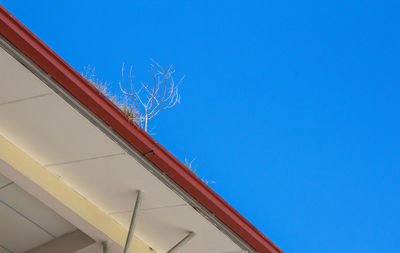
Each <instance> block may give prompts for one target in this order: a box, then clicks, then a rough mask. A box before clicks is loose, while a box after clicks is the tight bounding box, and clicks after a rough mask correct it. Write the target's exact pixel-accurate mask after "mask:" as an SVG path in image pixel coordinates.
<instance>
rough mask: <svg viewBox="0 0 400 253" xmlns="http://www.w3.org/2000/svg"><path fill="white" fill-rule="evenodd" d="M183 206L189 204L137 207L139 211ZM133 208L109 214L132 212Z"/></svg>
mask: <svg viewBox="0 0 400 253" xmlns="http://www.w3.org/2000/svg"><path fill="white" fill-rule="evenodd" d="M184 206H189V205H188V204H181V205H172V206H161V207H149V208H143V209H139V210H140V211H152V210H159V209H167V208H175V207H184ZM132 211H133V209H130V210H123V211H113V212H109V213H108V214H109V215H115V214H122V213H129V212H132Z"/></svg>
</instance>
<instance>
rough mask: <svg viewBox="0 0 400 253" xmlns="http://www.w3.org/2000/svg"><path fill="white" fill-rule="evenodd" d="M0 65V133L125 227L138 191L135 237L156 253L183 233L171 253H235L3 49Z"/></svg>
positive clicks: (236, 249) (217, 233)
mask: <svg viewBox="0 0 400 253" xmlns="http://www.w3.org/2000/svg"><path fill="white" fill-rule="evenodd" d="M0 64H1V68H0V94H1V95H0V134H1V135H3V136H4V137H5V138H7V139H8V140H10V141H11V142H13V143H14V144H15V145H16V146H18V147H19V148H21V149H22V150H23V151H24V152H26V153H27V154H29V155H30V156H31V157H32V158H33V159H35V160H36V161H38V162H39V163H41V164H42V165H43V166H44V167H46V168H48V169H49V170H50V171H52V172H53V173H54V174H56V175H57V176H58V177H59V178H60V179H62V180H63V181H64V182H66V183H67V184H69V185H71V186H72V187H73V188H74V189H75V190H76V191H78V192H80V193H81V194H82V195H83V196H85V197H86V198H87V199H89V200H90V201H92V202H93V203H95V204H96V205H98V206H99V207H100V208H101V209H103V210H104V211H105V212H106V213H108V214H109V215H112V216H113V217H115V219H116V220H117V221H119V222H120V223H121V224H122V225H124V226H125V227H128V226H129V219H130V216H131V213H132V209H133V205H134V200H135V197H136V196H135V195H136V193H135V191H136V190H138V189H140V190H143V191H144V198H143V205H142V207H141V210H140V212H139V219H138V225H137V229H136V231H135V234H136V236H138V237H139V238H141V239H143V240H144V241H145V242H147V243H148V244H149V245H150V246H151V247H153V248H154V249H155V250H156V251H158V252H161V253H162V252H165V251H166V250H168V248H169V247H172V246H173V245H174V244H176V243H177V242H178V241H179V240H181V239H182V238H183V237H184V236H185V235H186V234H187V233H188V232H189V231H193V232H195V233H196V236H195V237H194V238H193V239H192V240H191V241H190V242H189V243H188V244H187V245H185V246H184V247H183V248H182V249H181V250H180V251H179V252H190V253H204V252H211V253H212V252H215V253H228V252H229V253H232V252H235V253H236V252H243V251H241V248H240V247H239V246H238V245H236V244H235V243H234V242H233V241H232V240H231V239H229V238H228V237H227V236H226V235H225V234H224V233H222V232H221V231H220V230H218V229H217V228H216V227H215V226H214V225H213V224H211V223H210V222H209V221H208V220H207V219H206V218H204V217H203V216H201V215H200V214H199V213H198V212H197V211H195V210H194V208H192V207H191V206H189V205H188V204H187V203H186V202H185V201H184V200H183V199H182V198H181V197H180V196H178V194H176V193H175V192H174V191H172V190H171V189H170V188H168V187H166V186H165V184H164V183H163V182H161V181H160V180H159V179H157V178H156V177H155V176H154V175H153V174H151V173H150V172H149V171H148V170H147V169H146V168H144V167H143V165H141V164H140V163H139V162H137V161H136V160H135V158H133V157H132V156H130V155H128V154H126V153H125V152H124V150H123V149H122V148H121V147H120V146H119V145H118V144H116V143H115V142H113V141H112V140H111V139H110V138H109V137H108V136H107V135H105V134H104V133H103V132H101V131H100V130H99V129H98V128H97V127H96V126H95V125H93V124H92V123H91V122H90V121H89V120H88V119H86V118H85V117H84V116H82V115H81V114H80V113H79V112H78V111H76V110H75V109H74V108H73V107H71V106H70V105H69V104H68V103H67V102H66V101H64V100H63V99H62V98H61V97H59V96H58V95H57V94H55V93H54V92H53V91H52V90H51V89H50V88H48V87H47V86H46V84H45V83H43V82H42V81H40V80H39V79H38V78H37V77H36V76H35V75H34V74H33V73H31V72H30V71H29V70H28V69H27V68H25V67H23V66H22V65H21V64H20V63H18V62H17V61H16V60H15V59H14V58H12V57H11V56H10V55H8V54H7V53H5V52H4V51H3V49H0ZM4 75H6V76H7V78H6V79H3V78H2V77H3V76H4ZM0 183H1V181H0Z"/></svg>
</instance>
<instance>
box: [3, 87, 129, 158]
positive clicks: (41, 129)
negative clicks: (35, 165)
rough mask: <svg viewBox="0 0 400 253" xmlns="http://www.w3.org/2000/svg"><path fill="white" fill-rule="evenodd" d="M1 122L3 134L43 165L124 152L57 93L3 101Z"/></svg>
mask: <svg viewBox="0 0 400 253" xmlns="http://www.w3.org/2000/svg"><path fill="white" fill-rule="evenodd" d="M2 90H3V89H2ZM0 93H1V92H0ZM0 122H1V124H0V134H2V135H4V136H5V137H6V138H7V139H9V140H10V141H11V142H13V143H15V144H16V145H17V146H18V147H20V148H21V149H22V150H24V151H25V152H26V153H28V154H29V155H30V156H32V157H34V158H35V160H37V161H38V162H39V163H41V164H42V165H48V164H58V163H65V162H70V161H76V160H83V159H90V158H94V157H101V156H107V155H111V154H116V153H122V152H123V150H122V149H121V148H120V147H119V146H118V145H117V144H115V143H114V142H113V141H111V140H110V139H109V138H107V137H106V136H105V135H104V134H103V133H102V132H101V131H100V130H98V129H97V128H96V127H95V126H94V125H93V124H92V123H90V122H89V121H88V120H87V119H85V118H84V117H83V116H81V115H80V114H79V113H78V112H76V111H75V110H74V109H73V108H71V107H70V106H69V105H68V104H67V103H65V102H64V101H62V100H61V99H60V98H59V97H58V96H56V95H49V96H43V97H38V98H35V99H30V100H24V101H21V102H18V103H12V104H6V105H0Z"/></svg>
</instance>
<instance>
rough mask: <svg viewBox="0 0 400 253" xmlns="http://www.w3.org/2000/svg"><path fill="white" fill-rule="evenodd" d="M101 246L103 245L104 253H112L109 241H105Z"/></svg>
mask: <svg viewBox="0 0 400 253" xmlns="http://www.w3.org/2000/svg"><path fill="white" fill-rule="evenodd" d="M101 244H102V245H103V253H110V245H109V243H108V241H104V242H102V243H101Z"/></svg>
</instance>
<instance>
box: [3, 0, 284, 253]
mask: <svg viewBox="0 0 400 253" xmlns="http://www.w3.org/2000/svg"><path fill="white" fill-rule="evenodd" d="M0 34H1V35H3V36H4V37H5V38H6V39H7V40H8V41H10V42H11V43H12V44H13V45H14V46H15V47H16V48H18V50H20V51H21V52H22V53H24V54H25V55H26V56H27V57H28V58H29V59H31V60H32V61H33V62H34V63H35V64H37V65H38V66H39V67H40V68H41V69H43V70H44V71H45V72H46V73H48V74H49V75H51V77H52V78H54V80H56V81H57V82H58V83H59V84H60V85H61V86H62V87H63V88H64V89H66V90H67V91H68V92H69V93H70V94H71V95H72V96H73V97H75V98H76V99H77V100H78V101H79V102H80V103H82V104H83V105H84V106H86V107H87V108H88V109H89V110H90V111H91V112H93V113H94V114H95V115H96V116H97V117H99V118H100V119H101V120H102V121H104V122H105V123H106V124H107V125H109V126H110V127H111V128H112V129H113V130H114V131H115V132H116V133H118V134H119V135H120V136H121V137H122V138H123V139H124V140H126V141H127V142H128V143H129V144H130V145H132V147H134V148H135V149H137V150H138V151H139V152H140V153H141V154H143V155H146V157H147V158H148V159H149V160H150V161H151V162H152V163H153V164H155V165H156V166H157V167H158V168H159V169H160V170H161V171H163V172H164V173H165V174H166V175H167V176H168V177H169V178H171V179H172V180H173V181H174V182H175V183H176V184H178V185H179V186H180V187H182V189H184V190H185V191H186V192H187V193H188V194H189V195H191V196H192V197H193V198H194V199H195V200H197V201H198V202H199V203H200V204H201V205H203V206H204V207H205V208H206V209H208V210H209V211H210V212H211V213H213V214H214V215H215V216H216V217H217V218H218V219H219V220H220V221H221V222H222V223H224V224H225V225H226V226H228V227H229V228H230V229H231V230H232V231H233V232H235V233H236V234H237V235H238V236H239V237H241V238H242V239H243V240H244V241H246V242H247V243H248V244H249V245H250V246H252V247H253V248H254V249H255V250H257V251H259V252H262V253H264V252H265V253H278V252H279V253H282V252H283V251H282V250H280V249H279V248H278V247H277V246H276V245H275V244H274V243H273V242H272V241H270V240H269V239H268V238H267V237H266V236H265V235H264V234H262V233H261V232H260V231H259V230H258V229H257V228H256V227H254V225H252V224H251V223H250V222H249V221H248V220H247V219H245V218H244V217H243V216H242V215H241V214H240V213H239V212H238V211H236V210H235V209H234V208H233V207H232V206H230V205H229V204H228V203H227V202H226V201H225V200H224V199H223V198H222V197H220V196H219V195H218V194H217V193H216V192H215V191H213V190H212V189H211V188H210V187H209V186H208V185H207V184H205V183H204V182H203V181H202V180H201V179H200V178H199V177H197V176H196V175H195V174H194V173H193V172H192V171H190V170H189V169H187V168H186V166H185V165H184V164H183V163H181V162H180V161H179V160H178V159H177V158H176V157H174V156H173V155H172V154H171V153H170V152H168V151H167V150H166V149H165V148H164V147H163V146H161V145H160V144H159V143H158V142H156V141H155V140H154V139H153V138H152V137H151V136H150V135H149V134H148V133H146V132H145V131H144V130H143V129H142V128H141V127H139V126H137V125H136V124H134V123H132V122H130V121H129V120H128V119H127V117H126V116H125V114H124V113H123V112H122V111H121V110H120V109H119V108H118V107H117V106H116V105H115V104H114V103H113V102H111V101H110V100H109V99H107V98H106V97H105V96H104V95H103V94H101V93H100V92H99V91H98V90H97V89H96V88H95V87H94V86H93V85H91V84H90V83H89V82H88V81H87V80H86V79H85V78H84V77H82V76H81V75H80V74H79V73H78V72H77V71H76V70H75V69H73V68H72V67H71V66H70V65H69V64H68V63H66V62H65V61H64V60H63V59H62V58H61V57H60V56H58V55H57V54H56V53H55V52H54V51H53V50H51V49H50V48H49V47H48V46H47V45H46V44H45V43H44V42H42V41H41V40H40V39H39V38H38V37H37V36H36V35H34V34H33V33H32V32H31V31H30V30H29V29H28V28H26V27H25V26H24V25H23V24H22V23H21V22H20V21H19V20H17V19H16V18H15V17H14V16H12V15H11V14H10V13H9V12H8V11H7V10H6V9H5V8H4V7H3V6H1V5H0ZM150 151H153V152H150ZM149 152H150V153H149Z"/></svg>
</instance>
